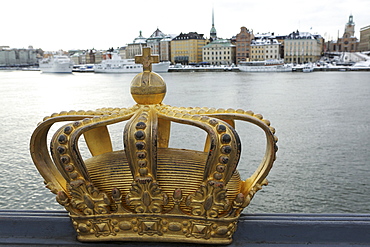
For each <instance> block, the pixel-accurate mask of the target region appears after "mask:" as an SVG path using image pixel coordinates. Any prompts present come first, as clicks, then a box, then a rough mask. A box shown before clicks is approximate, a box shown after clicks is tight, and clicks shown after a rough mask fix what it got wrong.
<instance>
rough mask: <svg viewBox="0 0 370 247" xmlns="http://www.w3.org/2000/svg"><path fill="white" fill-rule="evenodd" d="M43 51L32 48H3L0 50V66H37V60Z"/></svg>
mask: <svg viewBox="0 0 370 247" xmlns="http://www.w3.org/2000/svg"><path fill="white" fill-rule="evenodd" d="M41 53H42V51H41V50H39V49H33V47H32V46H30V47H28V48H22V49H17V48H9V47H8V46H2V47H1V48H0V66H3V67H12V66H33V65H37V58H38V57H40V56H41V55H40V54H41Z"/></svg>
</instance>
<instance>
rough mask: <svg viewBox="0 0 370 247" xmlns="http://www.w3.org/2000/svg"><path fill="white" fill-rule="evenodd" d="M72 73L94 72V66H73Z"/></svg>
mask: <svg viewBox="0 0 370 247" xmlns="http://www.w3.org/2000/svg"><path fill="white" fill-rule="evenodd" d="M72 71H73V72H94V64H78V65H73V69H72Z"/></svg>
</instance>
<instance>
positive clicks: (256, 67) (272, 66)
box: [239, 60, 292, 72]
mask: <svg viewBox="0 0 370 247" xmlns="http://www.w3.org/2000/svg"><path fill="white" fill-rule="evenodd" d="M239 70H240V71H243V72H291V71H292V66H290V65H288V64H284V61H283V60H265V61H249V62H244V61H243V62H240V63H239Z"/></svg>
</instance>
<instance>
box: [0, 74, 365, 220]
mask: <svg viewBox="0 0 370 247" xmlns="http://www.w3.org/2000/svg"><path fill="white" fill-rule="evenodd" d="M133 76H134V75H133V74H123V75H122V74H121V75H117V74H107V75H105V74H93V73H80V74H78V73H75V74H71V75H58V74H42V73H40V72H37V71H35V72H28V71H27V72H26V71H15V72H9V71H0V86H1V97H0V105H1V108H0V109H1V110H0V112H1V116H2V124H1V131H0V148H1V156H0V167H1V172H0V209H53V210H59V209H62V207H61V206H60V205H59V204H57V203H56V202H55V196H54V195H53V194H52V193H50V192H49V191H48V189H46V188H44V186H43V179H42V177H41V176H40V175H39V174H38V172H37V170H36V168H35V166H34V165H33V163H32V160H31V157H30V154H29V139H30V137H31V134H32V132H33V130H34V129H35V127H36V125H37V123H38V122H40V121H41V120H42V119H43V117H44V116H47V115H51V114H52V113H54V112H60V111H64V110H67V111H68V110H80V109H83V110H90V109H92V110H94V109H96V108H101V107H129V106H131V105H133V104H134V101H133V100H132V98H131V96H130V91H129V87H130V82H131V79H132V78H133ZM162 76H163V78H164V79H165V81H166V83H167V96H166V98H165V99H164V103H165V104H168V105H173V106H192V107H196V106H207V107H215V108H225V109H227V108H234V109H237V108H242V109H244V110H252V111H254V112H255V113H260V114H262V115H263V116H264V118H266V119H268V120H270V121H271V125H272V126H273V127H275V128H276V135H277V136H278V137H279V142H278V146H279V151H278V154H277V160H276V162H275V164H274V167H273V169H272V170H271V172H270V175H269V176H268V179H269V185H268V186H266V187H264V188H263V190H261V191H259V192H258V193H257V194H256V196H255V198H254V199H253V201H252V203H251V205H250V206H249V207H248V208H247V209H246V211H247V212H250V213H257V212H258V213H370V198H369V195H370V180H369V177H370V110H369V106H370V73H368V72H314V73H271V74H269V73H266V74H265V73H261V74H248V73H236V72H218V73H217V72H216V73H165V74H162ZM236 128H237V131H238V132H239V134H240V137H241V140H242V145H243V147H242V149H243V153H242V155H243V158H242V159H241V162H240V164H239V167H238V170H239V171H240V173H241V174H242V177H243V178H247V176H249V175H251V173H252V172H253V171H254V169H255V168H256V167H257V165H258V164H259V161H260V160H261V158H262V156H263V153H264V145H265V142H264V140H263V138H264V135H263V133H262V132H261V131H259V130H258V129H257V128H255V127H250V126H249V125H248V124H239V123H237V125H236ZM173 129H174V130H176V134H175V135H174V137H173V139H172V141H171V143H170V145H171V146H173V147H181V148H190V149H202V146H203V143H202V141H203V140H204V133H202V132H201V131H198V130H196V129H194V128H189V127H188V128H183V127H181V126H177V125H175V126H174V128H173ZM112 130H116V131H117V134H116V136H115V137H116V138H115V141H114V146H115V147H116V148H117V149H121V148H122V140H121V139H120V136H121V134H122V133H121V132H120V130H122V128H121V127H117V128H116V129H114V128H113V129H112ZM187 137H189V138H190V139H189V140H188V141H184V138H187ZM200 137H201V138H200Z"/></svg>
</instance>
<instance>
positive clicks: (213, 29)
mask: <svg viewBox="0 0 370 247" xmlns="http://www.w3.org/2000/svg"><path fill="white" fill-rule="evenodd" d="M209 34H210V35H209V36H210V38H211V40H216V39H217V31H216V28H215V17H214V8H213V7H212V28H211V31H210V33H209Z"/></svg>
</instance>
